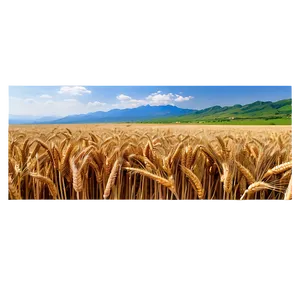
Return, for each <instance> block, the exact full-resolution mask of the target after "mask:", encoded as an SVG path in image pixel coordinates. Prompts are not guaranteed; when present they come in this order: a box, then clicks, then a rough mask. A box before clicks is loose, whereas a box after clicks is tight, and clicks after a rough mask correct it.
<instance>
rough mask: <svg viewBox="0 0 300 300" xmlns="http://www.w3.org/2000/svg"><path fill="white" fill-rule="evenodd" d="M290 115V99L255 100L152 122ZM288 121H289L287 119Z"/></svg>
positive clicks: (279, 117)
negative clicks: (274, 100) (244, 103)
mask: <svg viewBox="0 0 300 300" xmlns="http://www.w3.org/2000/svg"><path fill="white" fill-rule="evenodd" d="M291 115H292V99H285V100H279V101H276V102H272V101H266V102H263V101H256V102H253V103H251V104H246V105H240V104H238V105H233V106H224V107H221V106H212V107H209V108H206V109H202V110H198V111H196V112H193V113H191V114H188V115H185V116H180V117H178V118H161V119H155V120H153V122H156V121H157V122H164V123H172V122H182V123H185V122H196V123H201V122H203V123H207V122H208V123H209V122H225V121H226V122H227V121H229V120H235V121H234V122H237V120H241V121H243V120H249V121H251V120H270V119H275V120H276V119H289V120H291ZM289 122H290V121H289Z"/></svg>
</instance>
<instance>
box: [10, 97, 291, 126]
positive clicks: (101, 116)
mask: <svg viewBox="0 0 300 300" xmlns="http://www.w3.org/2000/svg"><path fill="white" fill-rule="evenodd" d="M291 114H292V100H291V99H285V100H280V101H276V102H271V101H267V102H262V101H256V102H253V103H251V104H246V105H240V104H237V105H233V106H224V107H221V106H213V107H209V108H206V109H201V110H195V109H183V108H179V107H176V106H172V105H164V106H150V105H146V106H139V107H137V108H127V109H113V110H110V111H107V112H103V111H97V112H93V113H88V114H80V115H70V116H66V117H64V118H58V117H55V116H48V117H42V118H39V119H37V118H36V117H35V118H34V117H32V116H27V117H26V116H12V115H9V123H10V124H83V123H116V122H121V123H122V122H151V123H154V122H158V123H175V122H180V123H215V122H225V123H226V122H231V123H234V122H236V121H237V120H242V121H245V120H248V121H249V122H250V121H251V120H252V121H253V120H260V121H259V122H262V120H277V121H276V122H278V120H286V121H284V123H287V124H288V123H290V122H291ZM252 121H251V122H252ZM276 124H277V123H276ZM280 124H281V123H280Z"/></svg>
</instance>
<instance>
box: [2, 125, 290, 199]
mask: <svg viewBox="0 0 300 300" xmlns="http://www.w3.org/2000/svg"><path fill="white" fill-rule="evenodd" d="M8 146H9V149H8V173H9V174H8V194H9V199H137V200H138V199H150V200H152V199H153V200H154V199H165V200H176V199H178V200H179V199H182V200H184V199H223V200H231V199H232V200H233V199H240V200H243V199H292V132H291V127H290V126H269V127H268V126H257V127H255V126H200V125H136V124H128V125H113V124H111V125H108V124H107V125H103V124H97V125H93V124H90V125H85V124H84V125H55V126H53V125H52V126H50V125H47V126H46V125H44V126H42V125H35V126H33V125H27V126H25V125H24V126H18V125H14V126H10V128H9V144H8Z"/></svg>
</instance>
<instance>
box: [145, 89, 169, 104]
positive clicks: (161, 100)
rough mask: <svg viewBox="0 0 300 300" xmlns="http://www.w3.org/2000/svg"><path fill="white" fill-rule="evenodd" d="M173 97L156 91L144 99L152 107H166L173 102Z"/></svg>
mask: <svg viewBox="0 0 300 300" xmlns="http://www.w3.org/2000/svg"><path fill="white" fill-rule="evenodd" d="M173 97H174V95H173V94H172V93H169V94H161V92H160V91H157V92H156V93H153V94H151V95H149V96H148V97H146V99H147V100H148V101H149V102H150V103H151V104H153V105H166V104H169V103H171V102H172V101H173Z"/></svg>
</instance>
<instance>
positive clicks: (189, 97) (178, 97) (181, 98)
mask: <svg viewBox="0 0 300 300" xmlns="http://www.w3.org/2000/svg"><path fill="white" fill-rule="evenodd" d="M176 96H177V98H175V99H174V101H176V102H183V101H189V100H191V99H193V98H194V97H192V96H187V97H182V96H180V95H176Z"/></svg>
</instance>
